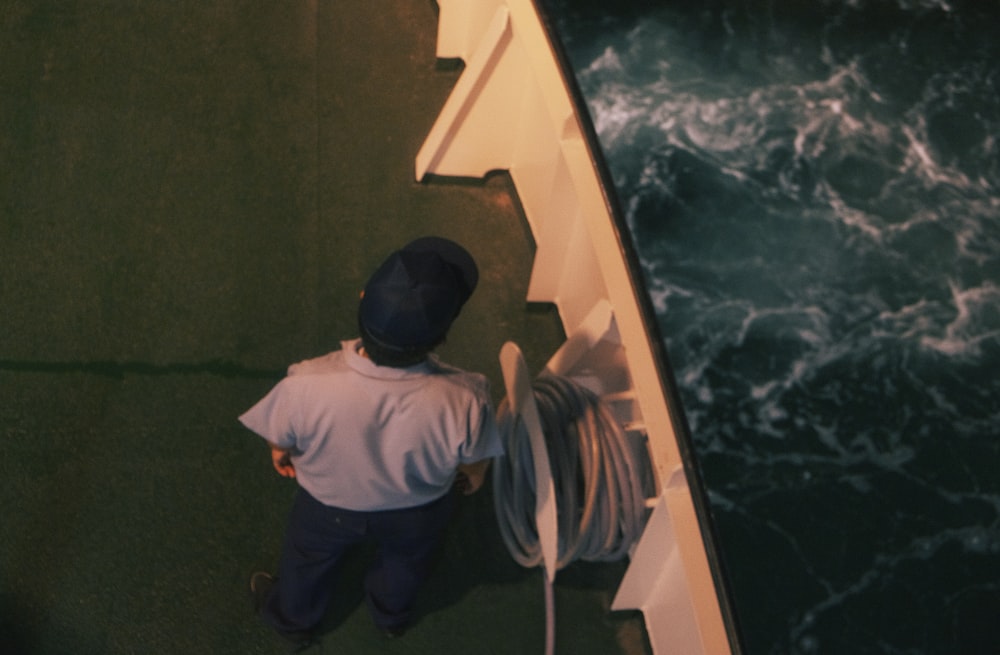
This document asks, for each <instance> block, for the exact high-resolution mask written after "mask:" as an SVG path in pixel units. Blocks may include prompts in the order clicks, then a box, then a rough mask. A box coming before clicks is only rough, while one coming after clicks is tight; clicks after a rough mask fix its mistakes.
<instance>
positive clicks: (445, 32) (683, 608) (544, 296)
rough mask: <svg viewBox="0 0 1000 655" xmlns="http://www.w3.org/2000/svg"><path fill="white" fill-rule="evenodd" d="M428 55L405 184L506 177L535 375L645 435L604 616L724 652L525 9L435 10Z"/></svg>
mask: <svg viewBox="0 0 1000 655" xmlns="http://www.w3.org/2000/svg"><path fill="white" fill-rule="evenodd" d="M438 4H439V9H440V18H439V24H438V40H437V55H438V57H441V58H460V59H462V60H463V61H464V62H465V69H464V70H463V72H462V74H461V76H460V77H459V79H458V82H457V83H456V85H455V88H454V89H453V91H452V93H451V95H450V96H449V98H448V100H447V101H446V103H445V105H444V107H443V108H442V110H441V113H440V115H439V116H438V119H437V121H436V122H435V124H434V126H433V127H432V129H431V131H430V133H429V135H428V136H427V138H426V140H425V142H424V144H423V147H422V148H421V149H420V152H419V153H418V155H417V158H416V178H417V179H418V180H422V179H424V178H425V176H427V175H439V176H461V177H482V176H485V175H486V174H487V173H489V172H491V171H494V170H506V171H508V172H509V174H510V176H511V179H512V180H513V182H514V185H515V187H516V189H517V193H518V196H519V199H520V202H521V205H522V207H523V208H524V212H525V215H526V217H527V220H528V223H529V225H530V227H531V230H532V233H533V236H534V238H535V242H536V246H537V250H536V254H535V260H534V263H533V267H532V272H531V280H530V283H529V287H528V298H527V299H528V300H529V301H533V302H551V303H554V304H555V305H556V306H557V307H558V310H559V315H560V318H561V320H562V322H563V326H564V328H565V332H566V334H567V342H566V344H565V345H564V346H563V347H562V348H560V350H559V351H558V352H557V353H554V354H553V358H552V360H550V362H549V365H548V367H547V368H548V369H550V370H552V371H553V372H558V373H562V374H570V375H573V376H575V377H577V378H579V379H581V380H585V383H586V384H588V385H589V386H591V387H592V388H593V390H594V391H596V392H597V393H599V394H602V395H605V396H607V397H610V398H613V399H614V400H615V402H614V405H615V407H616V412H617V413H618V416H619V418H620V419H621V420H622V422H623V423H624V424H625V425H626V426H627V427H628V429H630V430H641V431H644V432H645V435H646V438H647V439H648V441H647V445H648V452H649V457H650V462H651V465H652V468H653V471H654V474H655V477H656V486H657V495H656V497H655V498H652V499H650V501H649V505H650V507H651V508H652V514H651V516H650V518H649V520H648V522H647V525H646V527H645V530H644V532H643V536H642V537H641V539H640V540H639V543H638V544H637V546H636V548H635V549H634V551H633V553H632V557H631V560H630V564H629V568H628V570H627V572H626V574H625V577H624V579H623V581H622V584H621V586H620V588H619V589H618V592H617V594H616V597H615V600H614V603H613V605H612V609H616V610H617V609H640V610H642V612H643V614H644V618H645V622H646V629H647V633H648V635H649V639H650V644H651V646H652V648H653V650H654V652H656V653H659V654H666V653H677V654H683V655H695V654H698V653H706V654H709V655H723V654H726V653H730V652H731V650H732V649H731V647H730V644H729V640H728V637H727V632H726V629H725V624H724V621H723V619H722V612H721V610H720V604H719V596H718V594H717V592H716V587H715V584H714V581H713V577H712V572H711V569H710V567H709V563H708V557H707V555H706V548H705V543H704V541H703V539H702V532H701V529H700V526H699V523H698V519H697V515H696V512H695V509H694V504H693V501H692V494H691V489H690V488H689V486H688V481H687V478H686V476H685V473H684V469H683V466H682V460H681V455H680V449H679V446H678V442H677V435H676V434H675V431H674V422H673V420H672V416H671V411H670V408H669V407H668V403H667V400H666V398H667V395H666V394H665V390H664V388H663V385H662V378H661V375H660V370H659V367H658V364H657V360H656V355H655V353H654V352H653V351H652V349H651V346H650V343H649V338H648V332H647V329H646V327H645V325H644V318H643V314H642V311H641V309H640V304H639V302H638V300H637V298H636V295H635V294H636V292H635V286H634V285H633V282H632V280H631V274H630V272H629V267H628V264H627V262H626V261H625V257H624V256H623V247H622V244H621V242H620V241H619V239H620V236H619V234H618V231H617V229H616V227H615V223H614V220H613V216H612V213H611V209H610V207H609V203H608V200H607V198H606V196H605V191H604V189H603V187H602V184H601V178H600V175H599V174H598V172H597V171H596V169H595V166H594V158H593V157H592V155H591V153H590V151H589V150H588V144H587V141H586V139H585V138H584V136H583V133H582V131H581V127H580V122H579V119H578V117H577V115H576V111H575V108H574V104H573V102H572V100H571V98H570V94H569V92H568V91H567V86H566V83H565V81H564V80H563V77H562V72H561V69H560V66H559V64H558V62H557V60H556V57H555V56H554V53H553V50H552V47H551V44H550V43H549V39H548V36H547V34H546V31H545V29H544V26H543V25H542V22H541V21H540V19H539V16H538V14H537V11H536V9H535V6H534V4H533V3H532V1H531V0H438Z"/></svg>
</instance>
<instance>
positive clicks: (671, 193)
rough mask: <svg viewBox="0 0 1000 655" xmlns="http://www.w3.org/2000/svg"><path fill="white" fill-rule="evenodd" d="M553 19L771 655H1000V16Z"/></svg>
mask: <svg viewBox="0 0 1000 655" xmlns="http://www.w3.org/2000/svg"><path fill="white" fill-rule="evenodd" d="M543 5H544V6H545V7H546V8H547V10H548V12H549V14H550V16H551V17H552V21H553V23H554V25H555V26H556V28H557V32H558V34H559V36H560V39H561V40H562V41H563V43H564V45H565V47H566V50H567V52H568V54H569V57H570V59H571V61H572V64H573V67H574V69H575V72H576V78H577V82H578V84H579V86H580V87H581V89H582V91H583V93H584V96H585V98H586V102H587V104H588V106H589V109H590V114H591V118H592V120H593V123H594V126H595V129H596V131H597V133H598V135H599V137H600V140H601V143H602V147H603V151H604V153H605V157H606V159H607V162H608V166H609V168H610V170H611V172H612V175H613V177H614V183H615V187H616V189H617V194H618V196H619V199H620V204H621V208H622V210H623V213H624V215H625V217H626V219H627V222H628V225H629V229H630V230H631V234H632V237H633V241H634V243H635V245H636V249H637V251H638V253H639V256H640V259H641V263H642V267H643V270H644V271H645V274H646V278H647V279H646V282H647V288H648V291H649V294H650V296H651V299H652V301H653V305H654V306H655V308H656V312H657V317H658V320H659V326H660V329H661V331H662V334H663V337H664V339H665V341H666V348H667V351H668V353H669V357H670V360H671V362H670V363H671V366H672V368H673V370H674V373H675V376H676V379H677V383H678V385H679V388H680V393H681V396H682V398H683V403H684V409H685V413H686V415H687V418H688V423H689V426H690V430H691V434H692V439H693V441H694V445H695V450H696V453H697V460H698V461H697V465H698V467H699V469H700V471H701V474H702V476H703V479H704V483H705V486H706V488H707V493H708V497H709V500H710V506H711V514H712V521H713V523H714V526H715V530H716V532H717V535H718V541H719V547H720V550H721V554H722V559H723V562H724V566H725V570H726V572H727V576H728V582H729V587H730V589H731V592H732V598H733V600H734V607H735V609H736V617H737V620H738V625H739V629H740V633H741V635H742V642H743V644H742V645H743V648H744V651H745V652H747V653H751V654H753V655H758V654H760V655H763V654H786V653H808V654H811V653H850V654H861V653H942V654H950V653H1000V141H998V140H1000V2H997V1H995V0H993V1H990V0H982V1H979V2H968V1H965V2H957V1H953V2H949V1H947V0H885V1H879V2H876V1H865V0H853V1H850V0H845V1H841V2H833V1H823V0H814V1H812V2H805V1H798V2H791V1H777V0H775V1H771V2H765V1H754V0H742V1H741V0H719V1H706V2H700V3H698V2H670V1H661V2H638V1H637V0H619V1H617V2H613V3H608V2H600V3H598V2H594V1H593V0H545V2H543Z"/></svg>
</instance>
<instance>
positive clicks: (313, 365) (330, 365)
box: [288, 350, 344, 376]
mask: <svg viewBox="0 0 1000 655" xmlns="http://www.w3.org/2000/svg"><path fill="white" fill-rule="evenodd" d="M343 368H344V352H343V351H342V350H334V351H333V352H329V353H327V354H325V355H321V356H319V357H313V358H311V359H305V360H303V361H301V362H296V363H295V364H292V365H291V366H289V367H288V375H289V376H301V375H323V374H326V373H334V372H337V371H340V370H343Z"/></svg>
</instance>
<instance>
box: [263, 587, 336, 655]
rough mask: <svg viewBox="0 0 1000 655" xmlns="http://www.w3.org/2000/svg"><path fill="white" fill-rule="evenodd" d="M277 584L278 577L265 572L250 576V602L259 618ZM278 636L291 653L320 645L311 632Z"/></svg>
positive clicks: (283, 633)
mask: <svg viewBox="0 0 1000 655" xmlns="http://www.w3.org/2000/svg"><path fill="white" fill-rule="evenodd" d="M277 582H278V579H277V578H276V577H274V576H273V575H271V574H270V573H267V572H265V571H257V572H256V573H253V574H252V575H251V576H250V600H251V601H252V603H253V611H254V613H256V614H257V615H258V616H259V615H260V612H261V610H262V609H264V603H266V602H267V597H268V596H269V595H270V594H271V589H273V588H274V585H275V583H277ZM277 634H280V635H281V636H282V637H283V638H284V640H285V643H286V644H288V648H289V652H291V653H298V652H301V651H303V650H305V649H307V648H309V647H310V646H312V645H313V644H317V643H319V641H318V640H317V639H316V638H315V637H314V636H313V635H312V633H310V632H279V633H277Z"/></svg>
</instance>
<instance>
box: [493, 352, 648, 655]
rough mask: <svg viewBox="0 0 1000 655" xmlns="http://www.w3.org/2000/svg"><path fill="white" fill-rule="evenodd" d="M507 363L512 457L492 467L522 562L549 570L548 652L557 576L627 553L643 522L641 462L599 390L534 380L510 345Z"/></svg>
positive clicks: (550, 377) (504, 533) (503, 520)
mask: <svg viewBox="0 0 1000 655" xmlns="http://www.w3.org/2000/svg"><path fill="white" fill-rule="evenodd" d="M501 364H502V367H503V369H504V378H505V381H506V383H507V397H506V398H505V399H504V401H503V402H502V403H501V404H500V407H499V408H498V411H497V419H498V423H499V425H500V430H501V435H502V438H503V439H504V441H505V456H503V457H500V458H498V459H497V460H496V461H495V462H494V466H493V489H494V504H495V508H496V515H497V522H498V525H499V528H500V533H501V537H502V538H503V541H504V544H505V545H506V547H507V550H508V552H510V554H511V557H513V559H514V560H515V561H516V562H517V563H519V564H520V565H522V566H524V567H535V566H543V567H544V568H545V571H546V576H545V580H546V590H545V591H546V608H547V622H546V652H547V653H551V652H552V649H553V648H554V636H553V635H554V608H553V605H554V603H553V600H552V587H551V585H552V582H553V580H554V577H555V571H557V570H558V569H561V568H564V567H565V566H567V565H568V564H570V563H571V562H573V561H575V560H578V559H580V560H586V561H615V560H620V559H622V558H623V557H625V556H626V555H628V553H629V549H630V548H631V547H632V545H633V544H634V543H635V542H636V540H637V539H638V538H639V536H640V534H641V532H642V528H643V520H644V517H645V496H644V493H643V488H642V484H641V474H640V471H641V464H640V462H639V460H638V456H637V454H636V452H635V451H634V449H633V448H631V447H630V445H629V443H628V441H627V435H626V433H625V431H624V430H623V429H622V427H621V425H620V424H619V422H618V420H617V419H616V418H615V416H614V415H613V413H612V412H611V410H610V408H609V407H608V406H607V404H606V403H605V402H603V401H602V400H601V399H600V398H599V397H598V396H597V394H595V393H594V392H593V391H591V390H589V389H587V388H586V387H584V386H583V385H581V384H579V383H578V382H575V381H574V380H573V379H571V378H569V377H564V376H557V375H554V374H552V373H543V374H542V375H540V376H538V377H537V378H536V379H535V380H534V381H533V382H531V381H530V380H529V378H528V375H527V367H526V365H525V364H524V359H523V356H522V355H521V352H520V350H519V349H518V348H517V346H516V345H515V344H512V343H508V344H505V346H504V348H503V350H502V351H501ZM553 533H554V534H553Z"/></svg>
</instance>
